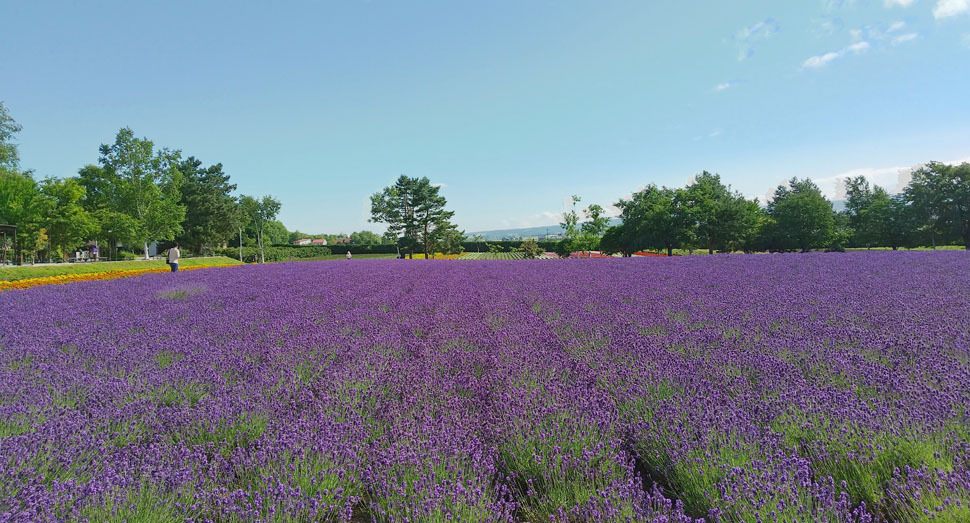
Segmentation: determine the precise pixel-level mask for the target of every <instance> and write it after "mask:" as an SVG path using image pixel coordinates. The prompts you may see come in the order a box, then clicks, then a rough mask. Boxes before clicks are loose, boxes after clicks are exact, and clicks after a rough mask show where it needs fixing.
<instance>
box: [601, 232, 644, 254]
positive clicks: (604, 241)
mask: <svg viewBox="0 0 970 523" xmlns="http://www.w3.org/2000/svg"><path fill="white" fill-rule="evenodd" d="M632 233H633V228H632V227H624V226H623V225H614V226H613V227H610V228H609V229H606V232H604V233H603V237H602V238H600V250H601V251H603V252H604V253H606V254H622V255H623V256H624V257H629V256H632V255H633V253H635V252H636V251H637V248H636V238H635V237H634V235H633V234H632Z"/></svg>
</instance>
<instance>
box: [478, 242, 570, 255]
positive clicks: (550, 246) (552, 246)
mask: <svg viewBox="0 0 970 523" xmlns="http://www.w3.org/2000/svg"><path fill="white" fill-rule="evenodd" d="M486 243H487V244H488V245H498V246H499V247H501V248H502V251H503V252H511V251H514V250H516V249H518V248H519V247H521V246H522V240H512V241H506V240H502V241H494V242H490V241H482V242H462V246H464V247H465V252H488V246H487V245H485V244H486ZM537 243H538V244H539V247H540V248H541V249H542V250H544V251H549V252H553V251H555V250H556V245H557V244H558V243H559V242H537Z"/></svg>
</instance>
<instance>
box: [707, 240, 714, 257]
mask: <svg viewBox="0 0 970 523" xmlns="http://www.w3.org/2000/svg"><path fill="white" fill-rule="evenodd" d="M707 254H714V241H713V240H711V237H710V236H708V237H707Z"/></svg>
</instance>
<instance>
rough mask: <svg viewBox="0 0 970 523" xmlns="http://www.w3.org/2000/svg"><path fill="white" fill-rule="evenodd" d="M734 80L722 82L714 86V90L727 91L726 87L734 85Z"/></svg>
mask: <svg viewBox="0 0 970 523" xmlns="http://www.w3.org/2000/svg"><path fill="white" fill-rule="evenodd" d="M734 85H735V84H734V82H724V83H721V84H717V85H715V86H714V90H715V91H717V92H721V91H727V90H728V89H730V88H732V87H734Z"/></svg>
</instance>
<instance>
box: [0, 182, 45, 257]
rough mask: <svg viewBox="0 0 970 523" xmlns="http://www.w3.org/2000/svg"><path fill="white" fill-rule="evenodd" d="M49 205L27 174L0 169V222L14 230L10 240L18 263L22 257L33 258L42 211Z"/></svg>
mask: <svg viewBox="0 0 970 523" xmlns="http://www.w3.org/2000/svg"><path fill="white" fill-rule="evenodd" d="M47 208H48V205H47V202H46V200H45V198H44V195H43V194H42V193H41V191H40V187H39V186H38V185H37V182H36V181H34V178H33V177H32V176H31V175H30V173H20V172H16V171H12V170H9V168H8V167H0V223H3V224H8V225H14V226H16V227H17V232H16V235H15V236H14V238H13V240H12V244H13V250H14V258H16V259H17V261H18V262H19V263H23V262H24V258H25V256H29V257H31V259H33V256H34V253H35V251H36V250H37V249H38V244H39V243H41V244H42V242H41V241H40V237H41V236H42V235H44V234H45V231H44V230H43V223H44V212H45V210H47ZM41 246H42V245H41Z"/></svg>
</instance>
